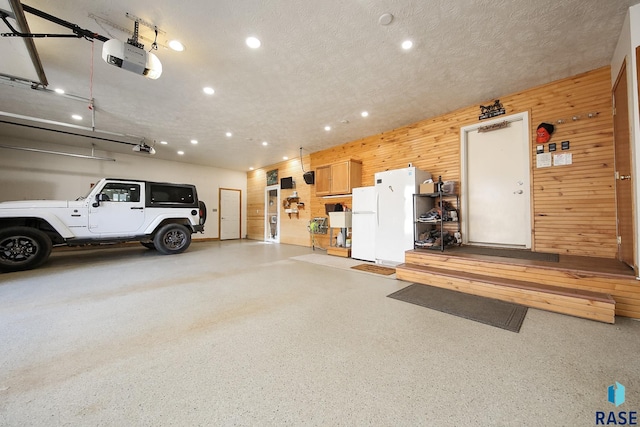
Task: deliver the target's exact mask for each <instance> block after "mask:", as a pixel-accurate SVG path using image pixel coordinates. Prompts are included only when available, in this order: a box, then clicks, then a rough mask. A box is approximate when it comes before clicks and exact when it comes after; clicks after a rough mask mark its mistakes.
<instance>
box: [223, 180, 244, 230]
mask: <svg viewBox="0 0 640 427" xmlns="http://www.w3.org/2000/svg"><path fill="white" fill-rule="evenodd" d="M241 195H242V192H241V191H240V190H235V189H230V188H221V189H220V194H219V200H220V240H232V239H239V238H240V236H241V233H242V230H241V226H242V221H241V215H242V210H241V202H240V200H241Z"/></svg>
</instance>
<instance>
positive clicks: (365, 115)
mask: <svg viewBox="0 0 640 427" xmlns="http://www.w3.org/2000/svg"><path fill="white" fill-rule="evenodd" d="M360 115H361V116H362V117H369V112H368V111H363V112H362V113H360Z"/></svg>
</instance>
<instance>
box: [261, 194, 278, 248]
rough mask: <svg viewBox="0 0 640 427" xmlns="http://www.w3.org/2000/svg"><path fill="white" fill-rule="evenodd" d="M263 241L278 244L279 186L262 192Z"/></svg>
mask: <svg viewBox="0 0 640 427" xmlns="http://www.w3.org/2000/svg"><path fill="white" fill-rule="evenodd" d="M264 212H265V217H264V240H265V241H267V242H274V243H278V242H280V185H278V184H276V185H270V186H268V187H267V188H265V191H264Z"/></svg>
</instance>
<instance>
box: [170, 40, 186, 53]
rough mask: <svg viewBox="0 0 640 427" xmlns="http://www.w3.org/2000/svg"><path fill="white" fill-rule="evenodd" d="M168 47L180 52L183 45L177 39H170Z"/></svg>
mask: <svg viewBox="0 0 640 427" xmlns="http://www.w3.org/2000/svg"><path fill="white" fill-rule="evenodd" d="M169 47H170V48H171V49H173V50H175V51H176V52H182V51H183V50H184V45H183V44H182V43H180V42H179V41H178V40H171V41H170V42H169Z"/></svg>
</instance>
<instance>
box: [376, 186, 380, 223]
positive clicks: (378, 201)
mask: <svg viewBox="0 0 640 427" xmlns="http://www.w3.org/2000/svg"><path fill="white" fill-rule="evenodd" d="M376 223H377V224H378V227H380V195H379V194H378V193H377V192H376Z"/></svg>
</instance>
